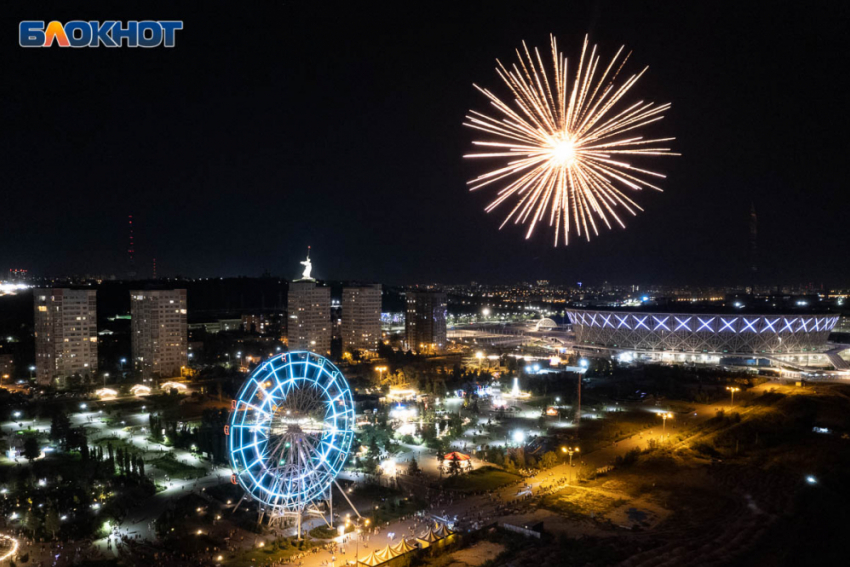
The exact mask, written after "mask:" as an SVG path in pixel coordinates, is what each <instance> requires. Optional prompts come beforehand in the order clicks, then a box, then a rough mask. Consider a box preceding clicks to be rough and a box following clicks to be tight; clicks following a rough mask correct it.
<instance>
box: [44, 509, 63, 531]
mask: <svg viewBox="0 0 850 567" xmlns="http://www.w3.org/2000/svg"><path fill="white" fill-rule="evenodd" d="M61 527H62V524H61V523H60V522H59V514H58V512H56V508H54V507H53V506H52V505H51V506H50V508H48V510H47V514H45V516H44V529H46V530H47V531H48V532H50V534H51V535H52V536H53V539H56V532H57V531H59V529H60V528H61Z"/></svg>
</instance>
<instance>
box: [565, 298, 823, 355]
mask: <svg viewBox="0 0 850 567" xmlns="http://www.w3.org/2000/svg"><path fill="white" fill-rule="evenodd" d="M567 314H568V316H569V318H570V322H571V323H572V329H573V331H574V332H575V343H576V346H577V347H579V348H582V347H584V348H594V347H595V348H600V349H608V350H615V351H625V350H634V351H639V352H666V353H670V354H676V353H682V354H690V355H713V356H712V358H715V357H716V356H748V357H753V356H754V355H756V356H759V355H761V356H765V357H772V356H777V357H779V356H781V355H784V356H781V358H783V359H785V358H786V357H787V355H795V356H797V355H807V356H808V355H812V354H817V353H823V352H824V350H825V348H826V345H827V339H828V337H829V333H830V331H832V329H833V328H834V327H835V326H836V324H837V323H838V319H839V316H838V315H836V314H828V313H819V314H815V313H812V314H793V315H792V314H782V313H774V314H752V315H751V314H736V313H720V312H717V313H677V312H672V313H671V312H667V313H664V312H650V311H621V310H615V309H610V310H605V309H569V310H567Z"/></svg>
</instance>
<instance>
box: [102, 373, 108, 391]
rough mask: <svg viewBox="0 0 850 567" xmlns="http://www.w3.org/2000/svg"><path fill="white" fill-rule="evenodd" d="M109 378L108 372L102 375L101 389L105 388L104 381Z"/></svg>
mask: <svg viewBox="0 0 850 567" xmlns="http://www.w3.org/2000/svg"><path fill="white" fill-rule="evenodd" d="M107 378H109V372H104V373H103V387H104V388H105V387H106V379H107Z"/></svg>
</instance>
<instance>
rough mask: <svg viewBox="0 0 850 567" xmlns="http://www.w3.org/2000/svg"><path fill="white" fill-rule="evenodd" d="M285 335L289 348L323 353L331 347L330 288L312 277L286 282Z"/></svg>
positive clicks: (328, 351) (325, 354) (327, 351)
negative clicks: (321, 284) (287, 316)
mask: <svg viewBox="0 0 850 567" xmlns="http://www.w3.org/2000/svg"><path fill="white" fill-rule="evenodd" d="M288 315H289V322H288V325H287V336H288V344H289V350H293V351H294V350H306V351H310V352H314V353H316V354H320V355H322V356H327V355H329V354H330V351H331V288H329V287H326V286H320V285H318V284H317V283H316V282H315V280H312V279H303V280H298V281H294V282H292V283H291V284H289V294H288Z"/></svg>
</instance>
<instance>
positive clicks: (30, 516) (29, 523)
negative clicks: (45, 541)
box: [24, 509, 41, 538]
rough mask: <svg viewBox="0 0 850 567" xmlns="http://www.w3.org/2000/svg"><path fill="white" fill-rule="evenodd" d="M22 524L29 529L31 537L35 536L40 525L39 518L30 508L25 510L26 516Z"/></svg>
mask: <svg viewBox="0 0 850 567" xmlns="http://www.w3.org/2000/svg"><path fill="white" fill-rule="evenodd" d="M24 525H25V526H26V527H27V529H28V530H29V532H30V536H31V537H33V538H34V537H36V533H37V532H38V529H39V528H40V527H41V520H40V519H39V517H38V515H37V514H36V513H35V512H34V511H33V510H32V509H30V510H28V511H27V515H26V518H25V519H24Z"/></svg>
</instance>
